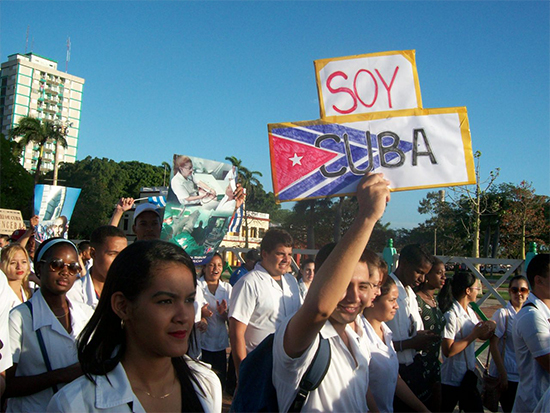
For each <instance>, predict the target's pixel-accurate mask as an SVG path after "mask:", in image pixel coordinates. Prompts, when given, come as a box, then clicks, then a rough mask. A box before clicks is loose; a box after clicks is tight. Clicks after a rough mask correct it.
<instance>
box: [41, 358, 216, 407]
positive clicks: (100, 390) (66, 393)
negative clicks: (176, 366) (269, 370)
mask: <svg viewBox="0 0 550 413" xmlns="http://www.w3.org/2000/svg"><path fill="white" fill-rule="evenodd" d="M185 361H186V363H187V365H188V366H189V368H190V369H191V371H192V372H193V373H194V375H195V377H196V378H197V380H198V381H199V382H200V385H201V388H202V390H204V392H205V393H206V394H205V395H203V394H202V393H201V392H200V391H198V389H197V385H196V383H195V382H194V381H191V382H192V383H193V387H194V388H195V390H196V391H197V396H198V398H199V401H200V403H201V405H202V407H203V409H204V411H205V412H216V413H219V412H221V410H222V388H221V384H220V380H219V379H218V377H217V376H216V375H215V374H214V372H213V371H212V370H210V369H209V368H208V367H206V366H205V365H204V364H202V363H200V362H196V361H194V360H191V359H190V358H189V357H187V356H185ZM93 378H94V380H95V382H96V384H94V383H93V382H91V381H90V380H89V379H88V378H86V377H84V376H82V377H79V378H78V379H76V380H75V381H73V382H72V383H70V384H68V385H66V386H65V387H63V389H61V390H60V391H59V392H58V393H56V394H55V396H54V397H53V398H52V399H51V401H50V403H49V404H48V409H47V411H48V412H89V413H90V412H105V413H108V412H134V413H144V412H145V409H144V408H143V406H142V405H141V403H140V402H139V399H138V398H137V396H136V395H135V394H134V392H133V391H132V386H131V384H130V381H129V380H128V376H127V375H126V371H124V367H123V366H122V364H121V363H119V364H117V366H116V367H115V368H114V369H113V370H112V371H110V372H109V373H107V375H105V376H93ZM130 406H131V407H130Z"/></svg>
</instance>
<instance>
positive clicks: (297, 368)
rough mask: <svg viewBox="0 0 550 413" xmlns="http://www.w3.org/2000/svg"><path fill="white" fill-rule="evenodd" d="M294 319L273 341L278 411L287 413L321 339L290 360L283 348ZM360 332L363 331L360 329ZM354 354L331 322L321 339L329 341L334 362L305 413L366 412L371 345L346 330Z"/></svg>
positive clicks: (280, 327)
mask: <svg viewBox="0 0 550 413" xmlns="http://www.w3.org/2000/svg"><path fill="white" fill-rule="evenodd" d="M290 319H291V317H289V318H288V319H287V320H285V321H284V322H283V323H282V324H281V325H280V326H279V327H278V328H277V332H276V333H275V339H274V341H273V385H274V386H275V389H276V390H277V401H278V403H279V411H281V412H286V411H288V409H289V407H290V404H291V403H292V402H293V401H294V399H295V397H296V394H297V393H298V388H299V383H300V380H301V379H302V376H303V375H304V374H305V373H306V371H307V369H308V368H309V366H310V364H311V362H312V361H313V357H314V356H315V353H316V351H317V349H318V347H319V335H317V337H316V338H315V340H314V341H313V343H311V345H310V346H309V348H308V349H307V350H306V351H305V352H304V354H302V355H301V356H300V357H297V358H294V359H293V358H291V357H289V356H288V355H287V354H286V353H285V351H284V347H283V338H284V334H285V330H286V327H287V325H288V322H289V321H290ZM359 331H361V329H359ZM346 334H347V336H348V339H349V343H350V347H351V349H352V350H351V352H350V351H349V349H348V348H347V346H346V345H345V344H344V341H343V340H342V339H341V338H340V336H339V335H338V333H337V332H336V330H335V329H334V327H333V326H332V324H331V323H330V321H327V322H326V323H325V325H324V326H323V328H322V329H321V336H322V337H323V338H326V339H328V340H329V343H330V350H331V359H330V366H329V369H328V371H327V374H326V376H325V377H324V379H323V381H322V382H321V384H320V385H319V387H318V388H317V389H315V390H314V391H312V392H310V393H309V395H308V397H307V399H306V402H305V404H304V406H303V408H302V411H304V412H366V411H368V407H367V390H368V388H369V360H370V354H369V352H368V345H367V343H366V342H364V340H365V337H364V335H363V334H361V333H360V334H361V335H358V334H357V333H355V331H354V330H353V328H352V327H351V326H350V325H347V326H346Z"/></svg>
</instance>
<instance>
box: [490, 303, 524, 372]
mask: <svg viewBox="0 0 550 413" xmlns="http://www.w3.org/2000/svg"><path fill="white" fill-rule="evenodd" d="M516 315H517V312H516V309H515V308H514V306H513V305H512V304H510V302H508V304H507V305H506V307H504V308H499V309H498V310H497V311H496V312H495V313H494V314H493V318H492V320H494V321H495V322H496V323H497V328H496V330H495V336H497V337H498V338H499V342H498V350H499V352H500V355H501V356H502V350H503V348H502V342H503V340H504V339H503V337H504V334H505V333H506V351H504V369H505V370H506V374H507V376H508V381H514V382H518V381H519V375H518V365H517V362H516V350H515V348H514V323H515V322H516ZM506 323H508V326H506ZM505 330H506V331H505ZM489 374H490V375H491V376H493V377H498V376H499V374H498V369H497V365H496V363H495V362H494V361H492V362H491V363H490V365H489Z"/></svg>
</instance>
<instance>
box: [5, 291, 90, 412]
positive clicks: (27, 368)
mask: <svg viewBox="0 0 550 413" xmlns="http://www.w3.org/2000/svg"><path fill="white" fill-rule="evenodd" d="M29 301H30V302H31V303H32V312H33V315H32V318H31V313H30V311H29V309H28V307H27V306H26V305H25V304H20V305H19V306H17V307H15V308H14V309H13V310H12V311H11V313H10V323H9V325H10V346H11V351H12V357H13V363H14V364H17V370H16V371H15V376H16V377H21V376H35V375H37V374H41V373H46V372H47V368H46V364H45V362H44V358H43V357H42V352H41V351H40V345H39V344H38V339H37V337H36V330H38V329H40V331H41V332H42V337H43V338H44V345H45V346H46V350H47V352H48V358H49V359H50V364H51V366H52V369H53V370H56V369H60V368H64V367H68V366H70V365H72V364H74V363H76V362H77V361H78V356H77V351H76V343H75V341H76V338H77V336H78V335H79V334H80V332H81V331H82V329H83V328H84V326H85V325H86V323H87V322H88V320H89V319H90V317H91V316H92V314H93V310H92V308H91V307H89V306H88V305H86V304H82V303H76V302H75V303H73V302H71V301H70V300H69V309H70V310H69V311H70V312H71V330H72V331H71V333H70V334H69V333H68V332H67V331H66V330H65V329H64V328H63V326H62V325H61V323H60V322H59V321H58V320H57V318H56V317H55V315H54V314H53V313H52V311H51V309H50V307H49V306H48V304H47V303H46V301H45V300H44V298H43V297H42V292H41V291H40V290H38V291H37V292H35V293H34V295H33V296H32V297H31V299H30V300H29ZM57 387H58V388H60V387H62V385H58V386H57ZM52 395H53V390H52V388H51V387H50V388H48V389H45V390H42V391H41V392H38V393H35V394H31V395H29V396H24V397H13V398H10V399H9V400H8V408H7V411H8V412H10V411H12V412H39V411H44V410H45V409H46V406H47V405H48V402H49V401H50V399H51V397H52Z"/></svg>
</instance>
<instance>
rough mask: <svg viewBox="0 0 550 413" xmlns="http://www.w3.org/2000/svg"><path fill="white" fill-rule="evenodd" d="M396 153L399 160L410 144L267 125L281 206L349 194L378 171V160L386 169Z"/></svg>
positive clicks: (346, 130)
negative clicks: (310, 199) (282, 202)
mask: <svg viewBox="0 0 550 413" xmlns="http://www.w3.org/2000/svg"><path fill="white" fill-rule="evenodd" d="M396 140H397V141H398V143H397V145H396V148H397V149H398V150H399V151H400V152H401V153H403V154H405V153H407V152H410V151H411V150H412V143H411V142H407V141H406V140H403V139H402V138H399V137H397V139H396V138H395V137H392V136H383V137H382V136H381V139H379V137H378V136H377V135H376V134H371V133H370V132H367V131H364V130H359V129H354V128H351V127H349V126H344V125H340V124H326V123H323V122H321V121H318V122H317V123H316V124H309V125H303V126H299V124H292V126H289V127H285V126H284V124H283V125H281V124H277V125H269V141H270V151H271V165H272V175H273V188H274V191H275V195H276V196H277V198H278V199H279V201H296V200H301V199H306V198H321V197H326V196H330V195H334V194H351V193H353V192H354V191H355V188H356V186H357V183H358V182H359V180H360V179H361V178H362V177H363V176H364V175H365V174H366V173H368V172H376V171H377V169H378V168H380V156H381V155H382V156H384V158H383V161H384V162H385V163H386V164H391V163H392V162H396V161H399V160H398V158H400V156H399V154H398V153H397V152H395V151H391V150H390V151H385V152H381V151H380V148H379V144H380V143H381V144H382V146H383V147H385V148H391V147H392V145H395V144H396Z"/></svg>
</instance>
